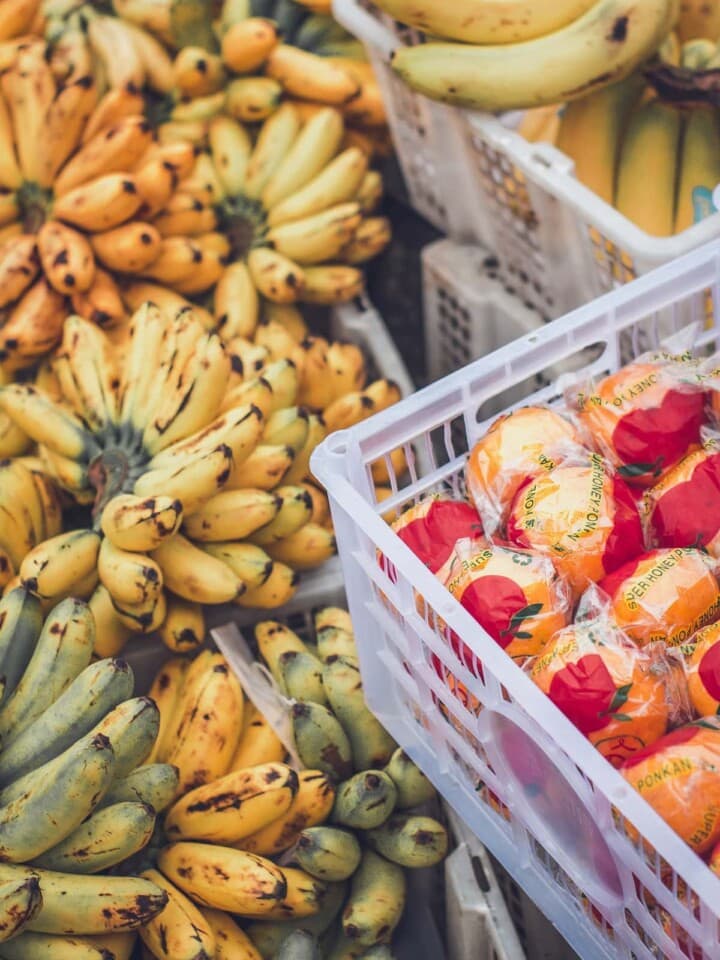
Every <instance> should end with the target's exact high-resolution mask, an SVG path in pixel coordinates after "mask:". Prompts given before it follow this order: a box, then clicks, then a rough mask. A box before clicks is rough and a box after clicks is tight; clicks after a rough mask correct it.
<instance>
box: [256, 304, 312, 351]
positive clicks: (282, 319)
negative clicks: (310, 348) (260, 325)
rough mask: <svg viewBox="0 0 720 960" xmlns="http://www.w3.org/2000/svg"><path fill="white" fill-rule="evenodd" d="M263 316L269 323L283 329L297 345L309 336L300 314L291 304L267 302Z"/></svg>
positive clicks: (308, 330) (307, 328)
mask: <svg viewBox="0 0 720 960" xmlns="http://www.w3.org/2000/svg"><path fill="white" fill-rule="evenodd" d="M264 315H265V317H266V318H267V320H268V321H269V322H270V323H274V324H280V326H281V327H284V329H285V331H286V332H287V333H288V334H289V335H290V336H291V337H292V339H293V340H294V341H295V343H297V344H300V343H302V342H303V340H304V339H305V338H306V337H307V336H309V334H310V329H309V327H308V325H307V323H305V320H304V318H303V315H302V313H301V312H300V310H299V309H298V308H297V307H295V306H292V304H283V303H272V302H268V303H266V304H265V305H264Z"/></svg>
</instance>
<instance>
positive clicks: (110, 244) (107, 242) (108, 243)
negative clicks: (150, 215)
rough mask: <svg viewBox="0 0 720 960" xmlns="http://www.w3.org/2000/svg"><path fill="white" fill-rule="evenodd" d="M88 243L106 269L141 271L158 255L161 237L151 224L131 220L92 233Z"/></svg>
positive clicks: (124, 271)
mask: <svg viewBox="0 0 720 960" xmlns="http://www.w3.org/2000/svg"><path fill="white" fill-rule="evenodd" d="M90 246H91V247H92V249H93V251H94V253H95V256H96V257H97V258H98V260H99V261H100V262H101V263H102V264H104V265H105V266H106V267H107V268H108V270H116V271H118V272H119V273H140V272H142V271H143V270H144V269H145V268H146V267H147V266H148V265H149V264H150V263H152V262H153V260H155V259H156V258H157V257H158V256H159V255H160V249H161V237H160V233H159V232H158V230H157V228H156V227H155V226H153V224H151V223H143V222H142V221H138V220H134V221H132V222H131V223H124V224H122V226H119V227H115V228H114V229H113V230H105V231H104V232H102V233H95V234H93V235H92V237H91V238H90Z"/></svg>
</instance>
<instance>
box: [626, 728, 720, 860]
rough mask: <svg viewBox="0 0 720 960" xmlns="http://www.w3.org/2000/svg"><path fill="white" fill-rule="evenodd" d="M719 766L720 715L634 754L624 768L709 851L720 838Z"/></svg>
mask: <svg viewBox="0 0 720 960" xmlns="http://www.w3.org/2000/svg"><path fill="white" fill-rule="evenodd" d="M719 769H720V717H704V718H702V719H701V720H694V721H693V722H692V723H688V724H685V726H682V727H678V729H677V730H673V731H672V733H668V734H666V735H665V736H664V737H661V738H660V739H659V740H656V741H655V743H652V744H650V745H649V746H648V747H645V748H644V749H643V750H640V751H638V752H637V753H635V754H633V756H631V757H630V758H629V759H628V760H626V761H625V763H624V764H623V765H622V767H621V768H620V772H621V773H622V775H623V776H624V777H625V779H626V780H627V781H628V783H629V784H631V786H633V787H634V788H635V790H637V791H638V793H639V794H640V795H641V796H642V797H643V798H644V799H645V800H646V801H647V802H648V803H649V804H650V806H651V807H652V808H653V809H654V810H655V811H657V813H659V814H660V816H661V817H662V818H663V819H664V820H665V821H666V822H667V823H668V824H669V826H670V827H672V829H673V830H675V832H676V833H677V834H679V835H680V836H681V837H682V838H683V840H684V841H685V842H686V843H687V844H688V845H689V846H690V847H692V849H693V850H694V851H695V853H698V854H700V855H703V854H706V853H709V852H710V851H711V850H712V849H713V847H714V846H715V845H716V844H717V843H718V841H720V776H718V770H719ZM630 832H631V833H633V832H636V831H635V829H634V828H632V830H631V831H630Z"/></svg>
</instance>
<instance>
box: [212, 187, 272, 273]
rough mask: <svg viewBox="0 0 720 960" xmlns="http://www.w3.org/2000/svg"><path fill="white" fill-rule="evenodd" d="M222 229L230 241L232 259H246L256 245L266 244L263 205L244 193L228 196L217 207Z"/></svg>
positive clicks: (265, 222) (266, 229)
mask: <svg viewBox="0 0 720 960" xmlns="http://www.w3.org/2000/svg"><path fill="white" fill-rule="evenodd" d="M216 213H217V216H218V220H219V225H220V230H222V232H223V233H224V234H225V235H226V237H227V238H228V240H229V241H230V259H231V260H244V259H245V257H246V256H247V255H248V253H249V252H250V251H251V250H253V249H254V248H255V247H262V246H264V245H265V237H266V236H267V232H268V227H267V218H266V216H265V210H264V208H263V205H262V204H261V203H260V202H259V201H258V200H252V199H250V197H246V196H244V195H243V194H238V195H237V196H235V197H226V198H225V199H224V200H223V201H222V203H219V204H218V205H217V207H216Z"/></svg>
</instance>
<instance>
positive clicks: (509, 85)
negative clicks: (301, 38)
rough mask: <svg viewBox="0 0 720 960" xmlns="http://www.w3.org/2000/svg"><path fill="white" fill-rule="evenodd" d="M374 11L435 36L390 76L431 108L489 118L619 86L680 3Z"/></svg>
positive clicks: (385, 4) (658, 39)
mask: <svg viewBox="0 0 720 960" xmlns="http://www.w3.org/2000/svg"><path fill="white" fill-rule="evenodd" d="M377 6H379V7H380V8H381V9H382V10H384V11H385V12H386V13H389V14H390V15H391V16H392V17H393V18H394V19H396V20H399V21H401V22H403V23H407V24H410V25H411V26H414V27H418V28H419V29H421V30H424V31H426V32H427V33H429V34H432V35H433V39H431V40H430V42H428V43H421V44H418V45H417V46H403V47H399V48H398V49H397V50H396V51H395V54H394V56H393V61H392V66H393V69H394V70H395V71H396V72H397V74H398V75H399V76H400V77H401V78H402V79H403V80H404V81H405V82H406V83H408V84H409V85H410V86H411V87H413V88H414V89H415V90H417V91H419V92H420V93H422V94H425V95H426V96H428V97H431V98H433V99H435V100H441V101H443V102H445V103H451V104H457V105H460V106H465V107H470V108H474V109H480V110H488V111H500V110H517V109H522V108H525V107H537V106H542V105H544V104H554V103H564V102H567V101H571V100H576V99H578V98H580V97H583V96H586V95H587V94H589V93H591V92H593V91H595V90H600V89H602V88H603V87H606V86H608V85H609V84H611V83H614V82H617V81H620V80H622V79H624V78H625V77H627V76H628V75H629V74H630V73H632V72H633V71H634V70H635V69H636V68H637V67H638V66H639V65H641V64H642V63H643V62H644V61H646V60H648V59H649V58H650V57H651V56H652V55H653V54H654V53H655V52H656V51H657V50H658V48H659V47H660V46H661V44H662V43H663V41H664V40H665V38H666V36H667V35H668V33H669V32H670V31H671V30H672V28H673V26H674V24H675V21H676V19H677V15H678V12H679V4H678V3H677V0H646V2H644V3H642V4H636V3H634V2H633V0H556V2H554V3H537V4H533V5H532V7H531V8H530V9H528V6H527V4H523V3H521V2H518V0H498V2H494V3H486V2H484V0H454V2H453V3H451V4H429V5H427V4H426V5H423V6H422V7H421V6H419V5H418V4H417V3H414V2H413V0H378V2H377ZM434 37H439V38H442V39H440V40H436V39H434Z"/></svg>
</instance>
